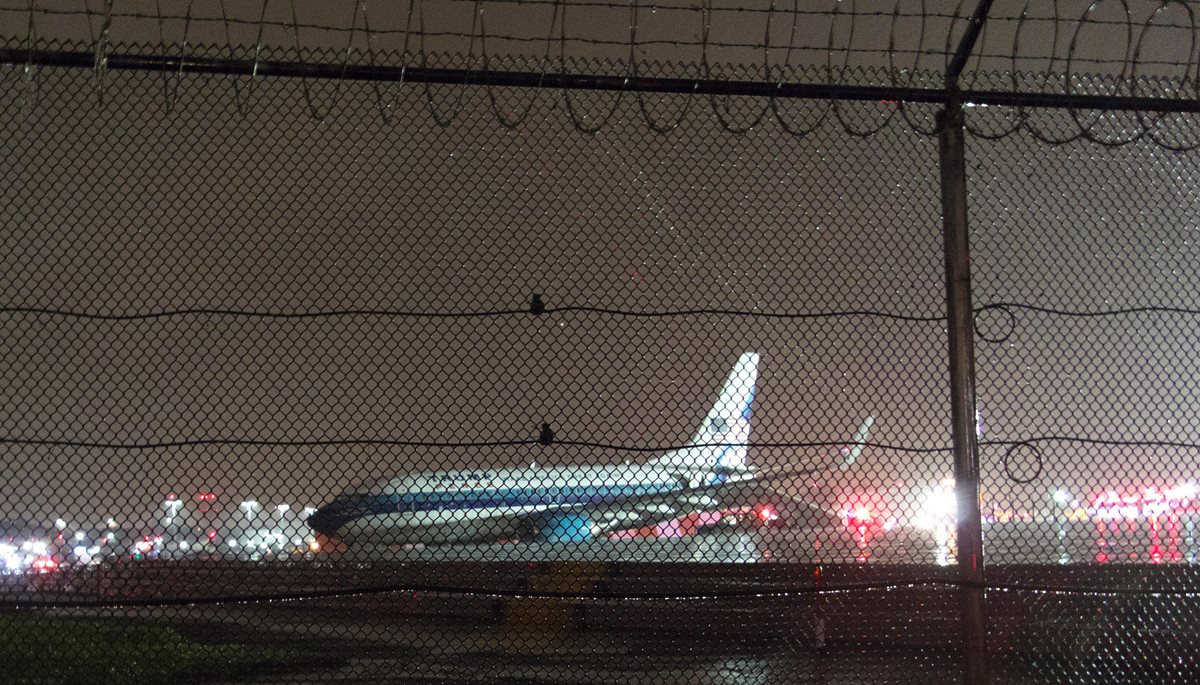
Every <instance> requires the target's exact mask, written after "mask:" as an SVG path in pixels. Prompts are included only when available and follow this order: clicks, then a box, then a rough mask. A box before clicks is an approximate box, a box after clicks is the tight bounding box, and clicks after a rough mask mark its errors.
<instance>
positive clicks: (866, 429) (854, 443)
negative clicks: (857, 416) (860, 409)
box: [838, 416, 875, 471]
mask: <svg viewBox="0 0 1200 685" xmlns="http://www.w3.org/2000/svg"><path fill="white" fill-rule="evenodd" d="M874 423H875V417H874V416H868V417H867V420H866V421H863V422H862V425H861V426H859V427H858V431H857V432H856V433H855V434H854V438H853V439H851V441H850V443H849V444H847V445H843V446H842V449H841V450H839V452H840V454H841V457H842V458H841V461H839V462H838V469H840V470H842V471H845V470H846V469H848V468H850V467H851V466H854V462H855V461H856V460H857V459H858V456H859V455H860V454H862V451H863V448H865V447H866V446H867V435H868V433H870V431H871V425H872V424H874Z"/></svg>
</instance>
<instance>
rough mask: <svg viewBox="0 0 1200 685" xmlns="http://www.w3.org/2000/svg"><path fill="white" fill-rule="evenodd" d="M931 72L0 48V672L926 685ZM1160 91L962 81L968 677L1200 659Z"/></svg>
mask: <svg viewBox="0 0 1200 685" xmlns="http://www.w3.org/2000/svg"><path fill="white" fill-rule="evenodd" d="M459 4H461V5H463V6H467V5H470V3H459ZM1168 4H1171V5H1175V4H1181V3H1168ZM914 5H915V3H914ZM85 7H86V5H85ZM189 7H190V6H189ZM557 7H558V5H554V4H551V5H547V6H546V8H550V9H551V10H553V8H557ZM1184 8H1185V9H1188V16H1190V6H1184ZM543 9H545V8H543ZM593 9H595V10H597V11H600V10H603V11H612V9H613V8H612V7H599V6H597V7H594V8H593ZM1010 9H1011V8H1010ZM685 10H686V8H675V10H673V11H676V12H684V11H685ZM88 11H93V10H91V9H89V10H88ZM725 11H728V12H735V11H737V10H734V9H728V10H725ZM1170 11H1171V12H1175V11H1176V8H1174V7H1171V8H1170ZM71 12H74V10H71ZM772 12H775V10H774V9H770V10H769V11H768V12H767V15H768V16H772V15H771V13H772ZM139 13H141V10H131V11H130V14H129V16H125V17H123V18H124V19H129V20H140V21H151V20H152V19H153V17H152V16H150V15H146V16H141V14H139ZM142 14H144V13H142ZM1167 14H1168V13H1167V11H1166V10H1164V11H1162V12H1156V13H1155V14H1154V15H1153V16H1152V17H1150V18H1149V19H1147V18H1145V17H1143V18H1142V20H1143V21H1146V22H1150V23H1147V24H1146V26H1150V25H1151V24H1152V22H1164V21H1166V19H1167ZM43 15H45V16H51V17H52V16H55V15H54V14H53V13H43ZM43 15H38V16H39V17H41V18H43V19H44V18H45V16H43ZM135 15H138V16H135ZM71 16H74V15H71ZM356 16H358V15H356ZM966 16H968V14H964V12H963V10H962V8H960V9H959V11H958V12H957V13H955V14H954V16H953V17H951V16H950V15H949V13H947V14H945V15H936V16H934V18H937V17H940V18H941V20H945V21H949V22H951V23H952V24H953V25H957V23H958V22H963V23H965V18H966ZM1013 16H1018V18H1017V19H1014V18H1013ZM1088 16H1089V17H1091V19H1089V20H1088V21H1093V22H1094V21H1098V20H1097V19H1096V18H1095V17H1094V16H1092V15H1090V14H1089V15H1088ZM1171 16H1174V15H1171ZM955 17H957V18H955ZM118 18H120V17H118ZM363 18H364V19H365V12H363ZM877 18H878V17H877ZM1177 18H1178V17H1176V19H1177ZM891 19H892V21H893V22H895V21H899V19H898V18H897V17H896V16H893V17H892V18H891ZM1006 20H1007V21H1009V25H1010V29H1012V28H1013V27H1020V26H1026V25H1033V24H1027V23H1025V22H1033V21H1034V20H1032V19H1028V16H1027V15H1026V14H1021V15H1012V16H1010V14H1005V13H1003V12H1001V13H1000V14H999V15H998V21H997V22H996V24H995V25H996V26H999V27H1001V28H997V29H991V30H993V31H1001V32H1002V31H1003V28H1002V27H1003V26H1004V25H1005V21H1006ZM262 21H263V20H261V19H260V20H259V23H260V24H261V23H262ZM864 21H865V20H864ZM1130 21H1132V20H1130ZM1172 21H1174V19H1172ZM1083 25H1084V24H1082V23H1081V26H1083ZM1114 25H1115V26H1117V28H1122V27H1123V28H1125V29H1128V27H1129V26H1137V24H1136V23H1128V22H1127V23H1126V24H1120V23H1119V22H1117V23H1116V24H1114ZM1154 25H1155V26H1156V25H1157V24H1154ZM88 26H89V27H91V24H90V23H89V24H88ZM1088 26H1092V25H1090V24H1089V25H1088ZM1096 26H1100V27H1101V28H1098V29H1095V30H1097V31H1102V30H1104V29H1103V28H1102V27H1104V26H1110V25H1109V24H1105V23H1103V22H1101V23H1100V24H1097V25H1096ZM292 28H295V27H294V26H293V27H292ZM309 28H313V27H309ZM1093 28H1095V27H1094V26H1093V27H1092V28H1089V29H1088V30H1093ZM1110 28H1111V26H1110ZM1175 28H1180V27H1175ZM422 30H425V29H422ZM1083 30H1084V29H1083V28H1076V29H1075V31H1076V33H1079V32H1081V31H1083ZM1146 30H1147V31H1149V29H1146ZM1155 30H1159V29H1155ZM1134 33H1136V31H1135V32H1134ZM31 35H32V34H31ZM67 35H69V34H67ZM86 38H87V40H89V41H95V40H96V34H94V33H93V34H91V35H89V36H87V37H86ZM392 38H395V36H392ZM338 40H341V38H339V39H338ZM987 40H988V39H986V37H985V43H984V44H985V46H988V45H994V44H995V42H994V41H995V39H991V40H992V41H993V42H987ZM164 42H165V40H164ZM949 44H950V43H949V42H947V45H949ZM96 45H97V44H96V43H94V42H81V43H71V42H58V43H55V42H43V43H39V44H38V46H39V47H40V48H44V49H46V50H59V51H64V52H75V53H79V52H84V53H87V52H93V51H95V50H96ZM705 45H707V43H706V44H705ZM1054 45H1055V46H1058V43H1055V44H1054ZM1131 45H1132V43H1131ZM6 47H7V48H8V49H13V50H24V49H26V48H27V47H28V44H27V42H24V39H11V40H9V41H8V43H7V46H6ZM393 47H394V46H393ZM892 47H893V48H894V46H892ZM104 49H105V50H106V51H107V50H111V52H112V53H113V54H118V53H120V54H125V55H145V56H154V55H161V54H163V49H162V46H161V45H156V44H151V43H144V44H138V43H119V42H114V43H112V44H111V45H108V46H106V47H105V48H104ZM289 49H290V48H288V47H287V46H285V47H283V48H279V47H262V46H260V49H256V50H255V53H256V54H255V57H254V59H256V60H258V59H261V60H263V61H264V62H265V61H269V60H272V59H275V60H284V61H286V60H290V59H295V58H296V56H297V55H299V56H300V57H302V61H304V62H308V63H326V64H338V63H339V61H340V60H343V59H347V55H348V53H347V52H346V51H345V48H344V46H343V47H341V48H340V49H339V48H338V47H328V48H321V47H311V46H310V45H301V44H300V40H299V39H298V38H297V41H296V45H295V51H294V52H289ZM414 49H416V48H414ZM827 49H828V46H827ZM1056 49H1057V48H1056ZM1071 49H1072V51H1073V50H1074V49H1075V47H1074V45H1072V47H1071ZM188 51H189V54H190V55H191V56H193V57H195V58H197V59H203V58H205V57H213V58H217V57H222V56H224V55H226V54H228V52H229V49H228V46H225V47H219V48H218V47H211V46H207V47H206V46H204V45H197V44H191V45H189V47H188ZM864 51H865V52H869V51H866V50H865V49H864ZM947 51H949V48H948V49H947ZM1131 51H1132V48H1130V49H1129V50H1127V51H1126V57H1127V58H1128V57H1129V56H1130V54H1131ZM917 52H918V53H919V54H925V55H927V56H928V54H939V53H937V51H932V52H930V51H922V50H921V49H918V50H917ZM1015 52H1017V53H1018V54H1020V55H1021V56H1022V57H1025V54H1024V53H1021V52H1020V51H1019V50H1015ZM30 54H32V53H30ZM97 54H98V53H97ZM885 54H887V53H886V52H885ZM892 54H893V55H895V54H901V55H902V54H903V53H902V52H894V53H892ZM984 54H985V55H986V53H984ZM1050 54H1051V55H1059V57H1058V59H1059V60H1060V61H1061V60H1062V59H1064V58H1065V59H1067V60H1068V61H1069V60H1071V59H1075V61H1076V63H1078V62H1079V59H1078V58H1073V57H1071V55H1073V54H1074V52H1071V53H1066V52H1063V53H1061V54H1059V53H1056V52H1054V51H1053V50H1052V51H1051V53H1050ZM374 56H375V55H374V54H373V55H372V59H374ZM378 56H379V58H380V61H381V62H387V63H390V64H405V63H411V62H408V61H407V60H409V55H408V54H407V53H404V54H397V53H384V52H382V51H381V52H380V53H378ZM940 56H941V57H943V58H944V57H945V56H946V55H940ZM572 59H573V60H574V61H571V62H570V65H571V68H572V70H574V71H577V72H578V73H592V74H605V73H621V70H622V68H624V67H622V65H621V64H620V63H615V62H613V61H611V60H602V59H589V58H585V57H573V58H572ZM1053 62H1054V60H1053V59H1052V60H1051V63H1052V65H1053ZM1152 62H1153V61H1152V60H1145V63H1146V64H1151V63H1152ZM420 63H421V65H422V66H423V67H428V68H445V69H455V68H462V66H463V64H464V54H453V53H446V54H436V53H425V52H424V51H423V48H422V54H421V57H420ZM1164 63H1167V64H1169V65H1171V66H1179V65H1178V64H1177V63H1174V62H1170V60H1164ZM543 64H544V60H542V59H540V58H539V57H537V56H535V57H533V58H529V57H519V56H511V55H509V56H496V57H493V58H491V59H490V61H489V63H488V65H487V68H489V69H496V70H506V71H511V72H531V71H533V72H536V70H537V69H539V68H542V67H541V66H539V65H543ZM980 64H986V61H981V62H980ZM1014 64H1015V63H1014ZM1092 64H1093V66H1095V65H1099V64H1103V62H1102V61H1095V62H1093V63H1092ZM1122 64H1124V63H1122ZM626 66H627V65H626ZM977 66H978V65H977ZM646 69H648V70H652V71H653V73H654V75H655V76H658V77H664V78H680V79H687V78H695V77H696V75H697V73H698V72H697V66H696V64H694V63H693V64H688V63H679V64H675V63H671V62H667V61H663V62H657V63H654V64H653V65H650V64H647V65H646ZM762 69H763V67H761V66H750V67H733V66H725V67H722V71H721V77H722V78H728V79H731V80H737V79H744V80H756V79H761V78H762ZM1051 71H1053V70H1051ZM1151 71H1152V70H1151ZM778 73H779V74H786V77H787V79H788V80H790V81H812V82H819V81H821V80H823V79H827V78H828V76H829V73H830V72H829V69H828V66H825V67H800V66H795V67H791V66H788V65H787V64H784V65H783V66H782V67H780V68H779V70H778ZM916 73H917V72H915V71H913V72H904V75H903V77H904V79H905V81H904V84H903V85H905V86H906V87H918V86H920V87H937V80H938V77H939V76H940V74H938V73H937V72H936V70H935V71H929V72H921V74H920V75H919V76H916V75H914V74H916ZM1131 73H1132V72H1129V73H1126V72H1122V73H1121V74H1120V75H1114V74H1112V73H1097V74H1092V75H1081V74H1080V73H1079V72H1077V71H1072V70H1071V69H1066V70H1065V71H1064V72H1061V73H1059V74H1058V75H1055V76H1047V75H1041V76H1034V75H1032V74H1030V73H1016V74H1015V75H1014V74H1013V73H1003V74H997V73H991V72H985V71H982V70H975V71H970V70H968V78H969V80H971V86H972V87H973V88H977V89H980V90H997V91H1003V90H1005V89H1011V90H1013V91H1024V90H1029V91H1036V90H1038V89H1039V88H1046V89H1048V90H1056V89H1058V90H1063V89H1065V90H1067V91H1071V90H1072V89H1074V91H1073V92H1076V93H1082V92H1084V91H1088V92H1092V93H1099V94H1118V95H1130V94H1132V95H1137V94H1138V93H1142V94H1144V93H1148V92H1154V93H1158V94H1162V95H1163V96H1164V97H1178V96H1179V91H1178V89H1176V85H1177V82H1176V81H1173V80H1172V79H1171V77H1169V76H1161V75H1160V76H1156V78H1157V79H1158V80H1155V79H1154V78H1150V76H1149V75H1147V74H1145V73H1143V74H1142V75H1141V76H1140V77H1139V78H1136V79H1132V80H1130V79H1128V78H1126V77H1127V76H1129V75H1130V74H1131ZM1134 75H1135V76H1136V74H1134ZM780 78H781V80H782V78H783V77H782V76H781V77H780ZM839 78H840V79H841V83H842V84H843V85H845V84H849V83H856V84H882V85H896V84H897V83H898V82H897V81H896V78H897V72H895V71H894V70H891V71H888V70H881V69H880V68H879V67H877V66H874V67H873V66H870V65H866V66H853V67H851V66H847V67H846V68H844V69H842V70H841V71H840V72H839ZM914 79H918V80H919V81H920V83H919V84H918V83H917V81H915V80H914ZM931 84H932V85H931ZM1131 84H1132V85H1131ZM939 107H940V105H934V104H914V103H904V104H899V103H896V102H848V101H839V100H824V101H820V100H818V101H784V100H782V99H774V98H752V97H724V96H707V95H684V94H646V93H639V94H634V93H627V94H622V93H603V92H582V91H580V92H566V91H552V90H548V89H544V88H540V89H539V88H489V87H486V86H478V85H465V84H464V85H445V84H430V83H386V82H379V81H369V80H357V79H355V80H348V79H298V78H268V77H253V76H249V75H213V74H194V73H185V72H183V71H182V69H181V70H179V71H168V72H166V73H151V72H148V71H137V70H123V69H112V70H108V69H101V70H96V71H93V70H80V69H75V68H67V67H52V66H46V65H39V66H36V67H31V66H30V64H27V63H25V62H22V61H20V60H16V61H15V63H13V64H8V65H5V66H4V67H2V68H0V127H2V133H0V140H2V141H3V146H4V148H3V162H2V164H3V167H0V169H2V171H3V177H4V178H5V179H6V180H5V183H4V184H3V185H0V198H2V200H3V204H4V206H5V207H6V208H7V211H5V212H4V213H3V215H2V219H0V220H2V221H3V224H2V226H3V228H2V230H0V240H2V241H3V243H2V244H3V250H0V284H2V288H3V290H2V292H3V298H4V299H3V302H2V303H0V328H2V330H3V336H2V337H0V358H2V360H3V377H4V383H3V384H0V406H3V411H2V412H0V455H3V456H2V458H0V519H2V520H0V534H2V537H0V553H2V554H0V565H2V566H0V634H2V635H3V636H4V640H3V641H2V643H3V646H0V649H2V650H5V655H4V662H5V663H6V664H9V670H8V674H7V677H8V678H9V679H10V680H12V681H14V682H31V683H32V682H104V683H107V682H126V681H128V680H132V679H139V680H143V681H147V682H168V681H170V682H179V681H194V682H324V681H336V682H404V681H413V682H427V681H440V682H482V681H487V682H530V681H533V682H559V681H569V682H638V683H651V682H653V683H664V682H665V683H676V682H677V683H722V682H736V683H748V682H749V683H768V682H770V683H776V682H783V683H790V682H798V683H806V682H811V683H818V682H820V683H843V682H868V683H885V682H902V681H903V682H929V683H941V682H947V683H948V682H961V681H962V679H963V668H964V667H963V659H964V657H963V654H964V651H965V648H964V644H963V638H962V635H963V633H964V630H965V629H964V627H963V626H962V619H961V615H962V611H963V608H962V598H961V595H960V591H961V588H962V587H963V583H962V582H961V577H960V573H959V564H958V554H957V548H956V535H955V523H956V515H955V502H954V488H955V481H954V460H953V455H952V449H951V435H950V432H951V431H950V425H951V411H950V404H949V401H948V398H949V397H950V392H951V389H950V383H949V376H948V368H949V363H948V356H949V351H948V349H947V326H948V321H947V315H946V287H947V286H946V277H945V266H944V261H943V260H944V254H943V236H942V231H943V227H942V214H941V193H942V187H941V185H940V181H939V176H938V174H939V150H938V139H937V136H936V135H935V134H936V133H937V130H936V125H935V123H934V121H935V119H934V114H935V113H936V111H937V109H938V108H939ZM1193 116H1194V115H1191V114H1184V113H1182V112H1178V113H1166V114H1159V113H1144V112H1143V113H1127V114H1122V113H1111V112H1093V111H1089V110H1081V109H1074V110H1050V109H1035V108H1032V107H1020V108H1018V107H972V108H968V110H967V117H966V124H967V129H968V131H970V132H971V133H972V134H973V135H972V136H970V137H969V138H968V139H967V146H966V147H967V164H968V188H969V191H970V196H969V206H970V215H969V218H970V226H971V236H970V237H971V241H972V251H971V268H972V271H973V276H974V298H975V307H974V309H975V311H974V315H975V331H974V333H975V343H976V368H977V377H978V380H977V384H978V415H977V422H978V430H979V432H978V438H979V441H980V443H979V444H980V450H979V454H980V461H981V472H982V473H981V488H982V494H981V498H980V503H981V508H982V511H983V522H984V535H985V545H986V547H985V550H986V559H987V574H986V580H985V587H986V588H987V594H986V607H987V616H988V632H987V649H988V655H989V661H990V665H991V670H992V675H993V680H994V681H995V682H1012V683H1041V682H1047V683H1048V682H1130V683H1133V682H1151V681H1154V682H1192V681H1195V680H1196V679H1197V678H1198V677H1200V666H1198V664H1197V663H1196V662H1197V658H1198V657H1197V655H1198V654H1200V650H1198V645H1197V644H1196V638H1197V628H1198V626H1197V625H1196V620H1195V616H1196V615H1197V613H1196V606H1195V601H1196V599H1195V592H1196V588H1197V586H1198V581H1200V578H1197V575H1196V571H1195V568H1196V567H1195V565H1194V564H1195V559H1196V545H1197V540H1196V536H1195V527H1196V516H1197V514H1196V504H1195V497H1196V494H1197V493H1196V491H1195V487H1196V486H1195V483H1196V478H1197V473H1196V463H1197V462H1196V455H1197V450H1198V447H1197V444H1196V443H1197V442H1200V440H1198V438H1197V426H1196V422H1195V418H1194V416H1193V414H1194V412H1193V411H1191V407H1192V406H1194V404H1195V402H1194V399H1195V397H1194V395H1195V393H1196V390H1195V383H1194V377H1195V375H1196V368H1195V367H1196V360H1195V354H1194V352H1195V344H1194V336H1193V335H1192V333H1193V332H1194V330H1193V329H1194V324H1195V321H1196V318H1197V316H1200V311H1198V308H1197V304H1196V302H1195V293H1196V292H1197V285H1200V284H1198V283H1197V278H1198V277H1197V276H1196V274H1195V273H1194V270H1193V269H1191V268H1190V267H1191V266H1192V265H1194V264H1196V263H1197V262H1198V261H1200V260H1198V259H1197V257H1198V256H1200V255H1197V254H1196V252H1197V250H1200V247H1197V245H1196V239H1195V236H1194V235H1193V231H1194V228H1195V227H1194V226H1193V224H1194V223H1195V221H1194V217H1195V215H1196V212H1195V208H1194V206H1193V205H1194V202H1195V198H1196V195H1197V188H1196V177H1195V173H1194V171H1193V170H1192V165H1191V153H1187V152H1186V151H1185V150H1186V148H1188V147H1190V146H1191V145H1194V130H1193V129H1192V126H1194V122H1193V121H1192V117H1193ZM797 134H802V135H797Z"/></svg>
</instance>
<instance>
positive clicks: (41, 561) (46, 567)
mask: <svg viewBox="0 0 1200 685" xmlns="http://www.w3.org/2000/svg"><path fill="white" fill-rule="evenodd" d="M30 566H31V567H32V568H33V570H34V571H36V572H37V573H49V572H51V571H53V570H54V569H56V568H58V562H57V561H55V560H54V559H51V558H50V557H38V558H37V559H34V560H33V563H32V564H31V565H30Z"/></svg>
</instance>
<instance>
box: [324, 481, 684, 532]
mask: <svg viewBox="0 0 1200 685" xmlns="http://www.w3.org/2000/svg"><path fill="white" fill-rule="evenodd" d="M678 490H679V484H678V483H674V482H671V483H631V484H626V485H562V486H542V487H526V488H502V489H490V488H489V489H482V490H459V491H432V492H405V493H397V494H393V495H365V494H364V495H349V496H345V497H339V498H338V499H336V500H334V501H333V502H330V503H329V504H327V505H325V506H324V507H321V509H319V510H318V511H317V512H315V513H314V514H313V515H312V516H311V517H309V519H308V523H309V525H310V526H312V528H313V529H314V530H316V531H318V532H321V533H325V534H326V535H334V534H335V533H336V532H337V530H338V529H339V528H341V527H342V526H344V525H346V524H347V523H350V522H351V521H354V520H356V519H360V518H364V517H367V516H378V515H381V514H409V513H417V512H422V511H466V510H472V509H491V508H497V507H523V506H579V505H589V504H612V503H616V502H620V501H623V500H627V499H630V498H634V497H645V496H652V495H662V494H667V493H671V492H676V491H678Z"/></svg>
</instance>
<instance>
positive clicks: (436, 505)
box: [308, 352, 874, 549]
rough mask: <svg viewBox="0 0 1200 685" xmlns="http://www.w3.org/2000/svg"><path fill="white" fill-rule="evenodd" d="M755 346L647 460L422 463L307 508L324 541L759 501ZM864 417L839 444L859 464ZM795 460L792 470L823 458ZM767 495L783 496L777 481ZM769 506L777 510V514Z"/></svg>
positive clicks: (560, 524)
mask: <svg viewBox="0 0 1200 685" xmlns="http://www.w3.org/2000/svg"><path fill="white" fill-rule="evenodd" d="M758 363H759V355H758V354H757V353H754V352H747V353H745V354H742V355H741V357H740V358H739V359H738V360H737V363H736V364H735V366H734V367H733V371H732V372H731V373H730V374H729V376H728V378H727V379H726V381H725V384H724V386H723V387H722V389H721V393H720V395H719V396H718V397H717V400H716V402H715V404H714V405H713V406H712V409H711V410H710V411H709V412H708V415H707V416H706V417H705V419H704V422H703V423H702V424H701V427H700V429H699V430H698V431H697V432H696V434H695V436H694V437H693V438H692V439H691V441H690V442H689V443H688V445H687V446H686V447H683V448H681V449H678V450H675V451H672V452H670V453H668V454H665V455H663V456H661V457H659V458H657V459H653V460H651V461H649V462H647V463H645V464H624V465H611V466H559V467H540V466H530V467H527V468H522V469H501V470H454V471H436V472H423V473H415V474H411V475H408V476H404V477H400V478H396V479H392V480H390V481H387V482H385V483H382V484H380V485H377V486H374V487H365V488H362V489H352V490H349V491H347V492H345V493H343V494H342V495H340V496H339V497H337V499H335V500H333V501H332V502H329V503H328V504H326V505H324V506H322V507H320V508H319V509H318V510H317V511H316V512H315V513H313V514H312V516H310V517H309V518H308V524H309V526H310V527H312V529H313V530H314V531H316V533H317V534H318V539H317V543H318V545H319V546H320V548H322V549H336V548H338V547H339V546H340V545H342V544H360V543H366V544H379V545H401V544H416V543H424V544H442V543H454V542H494V541H498V540H514V539H516V540H521V541H528V540H557V541H583V540H587V539H590V538H592V537H593V536H596V535H608V534H612V533H614V532H617V531H629V530H637V529H641V528H645V527H653V526H655V525H656V524H660V523H664V522H672V521H680V520H683V521H686V520H688V517H690V516H693V515H695V514H698V513H705V512H720V511H723V510H728V509H730V508H733V507H745V506H751V507H753V506H755V505H757V504H759V501H760V498H761V497H763V495H764V494H765V493H766V492H767V491H766V490H765V489H764V483H763V482H761V481H759V480H758V478H757V477H758V476H761V475H763V474H764V473H767V472H764V471H762V470H758V469H755V468H753V467H750V466H748V465H747V464H746V457H747V454H748V443H749V440H750V419H751V414H752V410H753V404H754V394H755V387H756V383H757V377H758ZM873 420H874V419H873V417H868V418H867V420H866V421H865V422H864V423H863V425H862V426H861V427H860V428H859V430H858V432H857V433H856V434H855V436H854V439H853V442H852V443H851V444H850V445H848V446H847V447H846V448H844V449H843V450H842V451H841V453H840V454H839V462H838V464H837V465H838V467H839V468H842V469H846V468H848V467H849V466H850V465H852V464H853V463H854V461H855V459H857V458H858V456H859V454H861V452H862V450H863V448H864V446H865V445H866V439H867V431H868V430H869V429H870V427H871V424H872V422H873ZM827 467H828V465H827V464H821V465H819V466H814V467H813V468H810V469H800V470H796V471H792V470H789V475H802V474H804V473H806V472H811V471H816V470H821V469H825V468H827ZM771 496H777V495H775V494H774V493H771ZM769 518H770V517H769Z"/></svg>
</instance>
